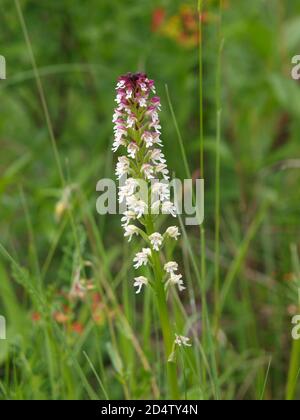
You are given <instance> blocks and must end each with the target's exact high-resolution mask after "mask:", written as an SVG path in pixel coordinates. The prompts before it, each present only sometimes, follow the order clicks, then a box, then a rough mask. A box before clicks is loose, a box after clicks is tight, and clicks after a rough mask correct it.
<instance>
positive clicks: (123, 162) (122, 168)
mask: <svg viewBox="0 0 300 420" xmlns="http://www.w3.org/2000/svg"><path fill="white" fill-rule="evenodd" d="M129 168H130V161H129V159H127V157H126V156H120V157H119V158H118V163H117V168H116V175H117V178H118V179H120V178H122V176H123V175H127V174H128V173H129Z"/></svg>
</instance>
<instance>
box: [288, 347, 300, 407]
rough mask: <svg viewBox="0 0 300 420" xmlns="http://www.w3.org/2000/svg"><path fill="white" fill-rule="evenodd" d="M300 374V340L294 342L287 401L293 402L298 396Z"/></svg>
mask: <svg viewBox="0 0 300 420" xmlns="http://www.w3.org/2000/svg"><path fill="white" fill-rule="evenodd" d="M299 372H300V340H294V342H293V347H292V353H291V360H290V367H289V376H288V382H287V387H286V400H287V401H293V400H294V399H295V396H296V391H297V385H298V377H299Z"/></svg>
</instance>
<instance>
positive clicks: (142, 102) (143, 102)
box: [139, 98, 147, 108]
mask: <svg viewBox="0 0 300 420" xmlns="http://www.w3.org/2000/svg"><path fill="white" fill-rule="evenodd" d="M139 105H140V107H141V108H146V106H147V99H146V98H140V99H139Z"/></svg>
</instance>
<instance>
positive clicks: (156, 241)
mask: <svg viewBox="0 0 300 420" xmlns="http://www.w3.org/2000/svg"><path fill="white" fill-rule="evenodd" d="M149 239H150V242H151V245H152V246H153V249H154V251H159V248H160V247H161V246H162V243H163V237H162V235H161V234H160V233H158V232H155V233H153V234H152V235H150V236H149Z"/></svg>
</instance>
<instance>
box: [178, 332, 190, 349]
mask: <svg viewBox="0 0 300 420" xmlns="http://www.w3.org/2000/svg"><path fill="white" fill-rule="evenodd" d="M175 337H176V338H175V344H177V346H179V347H181V346H184V347H192V345H191V344H190V343H189V341H190V339H189V338H188V337H184V336H183V335H177V334H175Z"/></svg>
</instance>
